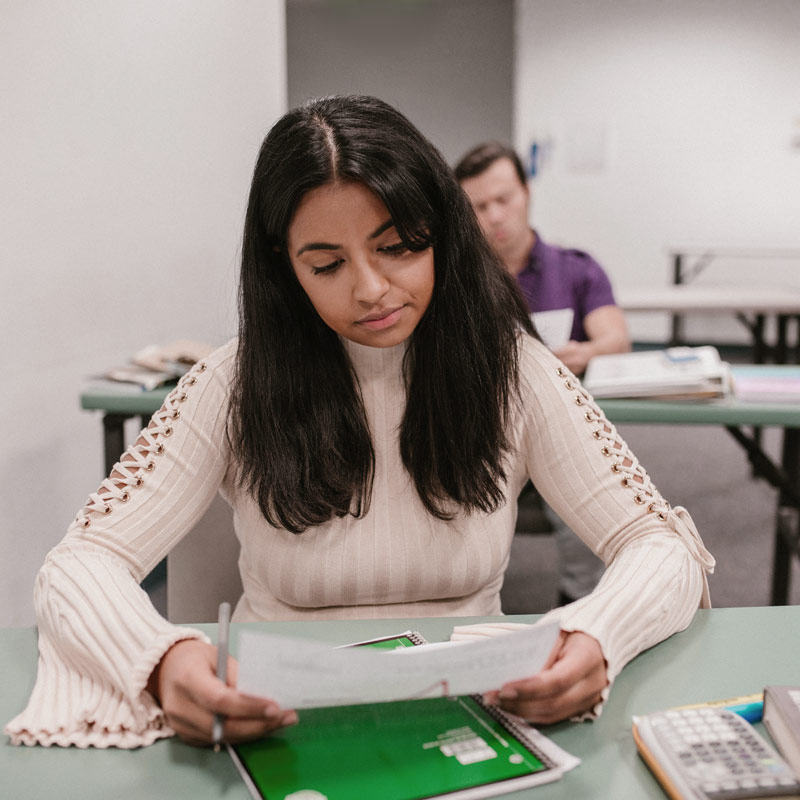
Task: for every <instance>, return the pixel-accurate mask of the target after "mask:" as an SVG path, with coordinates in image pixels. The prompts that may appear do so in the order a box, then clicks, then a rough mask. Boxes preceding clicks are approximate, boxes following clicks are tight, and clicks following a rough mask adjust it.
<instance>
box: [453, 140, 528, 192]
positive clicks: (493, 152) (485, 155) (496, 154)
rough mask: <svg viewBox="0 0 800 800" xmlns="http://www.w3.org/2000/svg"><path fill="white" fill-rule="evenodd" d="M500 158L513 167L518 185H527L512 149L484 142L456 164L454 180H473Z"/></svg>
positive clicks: (517, 158) (499, 143) (520, 162)
mask: <svg viewBox="0 0 800 800" xmlns="http://www.w3.org/2000/svg"><path fill="white" fill-rule="evenodd" d="M501 158H507V159H508V160H509V161H510V162H511V163H512V164H513V165H514V169H515V170H516V172H517V175H518V176H519V180H520V183H521V184H522V185H523V186H525V185H527V182H528V181H527V178H526V176H525V170H524V168H523V166H522V161H521V160H520V157H519V156H518V155H517V153H516V151H515V150H514V149H513V148H511V147H508V146H507V145H504V144H502V143H501V142H484V143H483V144H479V145H477V146H476V147H473V148H472V150H470V151H469V152H468V153H467V154H466V155H464V156H462V157H461V160H460V161H459V162H458V163H457V164H456V166H455V169H454V172H455V173H456V178H458V180H459V182H461V181H465V180H466V179H467V178H474V177H475V176H476V175H480V174H481V173H482V172H485V171H486V170H487V169H489V167H491V166H492V164H494V162H495V161H499V160H500V159H501Z"/></svg>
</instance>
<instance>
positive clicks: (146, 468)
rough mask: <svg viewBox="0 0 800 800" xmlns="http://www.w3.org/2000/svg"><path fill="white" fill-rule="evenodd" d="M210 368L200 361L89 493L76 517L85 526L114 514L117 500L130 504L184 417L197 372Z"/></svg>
mask: <svg viewBox="0 0 800 800" xmlns="http://www.w3.org/2000/svg"><path fill="white" fill-rule="evenodd" d="M207 369H208V364H207V362H205V361H200V362H199V363H197V364H196V365H195V366H194V368H193V369H191V370H190V371H189V372H188V373H187V374H186V375H184V376H183V378H181V380H180V381H179V382H178V385H177V386H176V387H175V388H174V389H173V390H172V391H171V392H170V393H169V394H168V395H167V397H166V398H165V400H164V404H163V405H162V406H161V408H160V409H159V410H158V411H156V413H155V414H153V417H152V419H151V420H150V424H149V425H148V426H147V427H146V428H145V429H144V430H143V431H142V433H141V434H140V436H139V438H138V439H137V441H136V443H135V444H133V445H131V446H130V447H129V448H128V449H127V450H126V451H125V453H124V454H123V455H122V458H121V459H120V460H119V461H118V462H117V463H116V464H115V465H114V468H113V470H112V471H111V475H110V476H109V477H108V478H106V479H105V480H104V481H103V482H102V483H101V484H100V488H99V489H98V490H97V491H96V492H93V493H92V494H90V495H89V499H88V500H87V501H86V505H85V506H84V507H83V509H82V511H81V512H80V513H79V514H78V516H77V518H76V520H75V521H76V522H77V523H78V524H79V525H80V526H81V527H82V528H88V527H89V526H90V525H91V524H92V515H94V514H103V515H107V514H111V513H112V512H113V511H114V509H115V508H116V504H117V503H127V502H128V500H130V498H131V490H135V489H141V487H142V486H144V482H145V476H146V475H147V473H149V472H153V471H154V470H155V469H156V466H157V464H158V457H159V456H162V455H164V452H165V450H166V447H167V445H166V442H167V440H168V439H169V437H171V436H172V434H173V433H174V432H175V424H176V423H177V421H178V420H179V419H180V416H181V406H182V405H183V403H185V402H186V400H187V399H188V397H189V392H191V391H192V388H193V387H194V386H195V385H196V384H197V380H198V375H201V374H202V373H203V372H205V371H206V370H207Z"/></svg>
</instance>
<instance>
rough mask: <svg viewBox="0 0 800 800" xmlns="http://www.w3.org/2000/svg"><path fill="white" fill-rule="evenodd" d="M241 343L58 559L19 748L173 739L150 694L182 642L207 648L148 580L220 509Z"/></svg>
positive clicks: (217, 359)
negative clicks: (167, 656) (233, 372)
mask: <svg viewBox="0 0 800 800" xmlns="http://www.w3.org/2000/svg"><path fill="white" fill-rule="evenodd" d="M234 354H235V342H232V343H230V344H229V345H228V346H226V347H224V348H221V349H220V350H218V351H216V352H215V353H212V354H211V355H210V356H209V358H208V359H207V360H206V362H203V363H200V364H197V365H195V367H193V369H192V370H191V371H190V372H189V373H188V374H187V375H186V376H184V378H183V379H182V380H181V381H180V383H179V385H178V386H177V387H176V388H175V389H174V390H173V391H172V392H170V393H169V395H168V396H167V398H166V400H165V402H164V405H163V406H162V408H161V409H160V410H159V411H157V412H156V413H155V414H154V415H153V418H152V420H151V422H150V424H149V425H148V427H147V428H146V429H145V430H144V431H143V432H142V434H141V435H140V436H139V438H138V439H137V441H136V443H135V444H134V445H132V446H131V447H130V448H128V450H126V451H125V453H124V454H123V455H122V458H121V459H120V460H119V462H118V463H117V464H116V465H115V466H114V468H113V470H112V472H111V475H109V477H108V478H106V479H105V480H104V481H103V482H102V483H101V485H100V487H99V488H98V490H97V491H96V492H94V493H93V494H91V495H90V496H89V499H88V501H87V503H86V505H85V506H84V508H83V509H82V510H81V512H80V513H79V514H78V517H77V519H76V520H75V522H73V523H72V525H71V526H70V528H69V530H68V532H67V536H66V537H65V538H64V540H63V541H62V542H61V543H60V544H59V545H58V546H56V547H55V548H54V549H53V550H52V551H51V552H50V553H49V554H48V557H47V560H46V562H45V564H44V566H43V567H42V569H41V570H40V572H39V575H38V578H37V581H36V588H35V592H34V604H35V607H36V613H37V619H38V625H39V667H38V673H37V677H36V684H35V686H34V689H33V693H32V695H31V698H30V700H29V702H28V705H27V707H26V708H25V710H24V711H23V712H22V713H21V714H19V715H18V716H17V717H16V718H15V719H13V720H11V722H9V723H8V725H7V726H6V728H5V731H6V733H7V734H8V735H9V736H10V737H11V741H12V742H13V743H14V744H44V745H51V744H58V745H76V746H78V747H89V746H93V747H109V746H115V747H139V746H141V745H145V744H150V743H151V742H153V741H155V740H156V739H158V738H161V737H164V736H170V735H172V733H173V732H172V730H171V729H170V728H169V727H168V726H167V724H166V722H165V719H164V716H163V713H162V711H161V709H160V708H159V707H158V705H157V704H156V703H155V701H154V700H153V698H152V697H151V696H150V695H149V694H148V692H147V691H146V689H145V687H146V685H147V680H148V678H149V676H150V673H151V672H152V671H153V668H154V667H155V665H156V664H157V663H158V662H159V661H160V660H161V657H162V656H163V654H164V653H165V652H166V651H167V650H168V649H169V648H170V647H171V646H172V645H173V644H174V643H175V642H177V641H180V640H181V639H187V638H198V639H206V637H205V636H204V635H203V634H202V633H200V632H199V631H197V630H193V629H191V628H184V627H177V626H174V625H171V624H170V623H169V622H167V621H166V620H165V619H163V618H162V617H161V616H159V614H158V613H157V612H156V610H155V609H154V608H153V606H152V604H151V602H150V599H149V597H148V596H147V594H146V593H145V592H144V591H143V590H142V589H141V588H140V587H139V585H138V583H139V582H140V581H141V580H142V578H143V577H144V576H145V575H147V573H148V572H150V570H151V569H152V568H153V567H154V566H155V565H156V564H157V563H158V562H159V561H160V560H161V559H162V558H163V557H164V556H165V555H166V554H167V553H168V552H169V551H170V550H171V548H172V547H173V546H174V545H175V544H176V543H177V542H178V541H179V540H180V538H181V537H182V536H183V535H184V534H185V533H187V532H188V531H189V530H191V528H192V527H193V526H194V524H195V523H196V522H197V520H198V519H199V518H200V516H202V514H203V513H204V511H205V509H206V508H207V507H208V505H209V504H210V503H211V501H212V500H213V498H214V495H215V494H216V492H217V489H218V488H219V486H220V485H221V483H222V481H223V478H224V475H225V472H226V470H227V467H228V448H227V440H226V437H225V426H226V417H227V407H228V399H227V398H228V383H229V374H230V368H231V366H232V360H233V356H234Z"/></svg>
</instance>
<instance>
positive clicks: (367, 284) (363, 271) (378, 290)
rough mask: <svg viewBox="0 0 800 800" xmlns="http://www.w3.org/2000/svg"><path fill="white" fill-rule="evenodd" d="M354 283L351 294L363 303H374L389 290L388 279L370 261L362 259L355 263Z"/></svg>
mask: <svg viewBox="0 0 800 800" xmlns="http://www.w3.org/2000/svg"><path fill="white" fill-rule="evenodd" d="M355 266H356V269H355V285H354V287H353V296H354V297H355V299H356V300H357V301H358V302H359V303H363V304H364V305H375V304H376V303H378V302H379V301H380V299H381V298H382V297H383V296H384V295H385V294H386V292H387V291H388V290H389V286H390V285H391V284H390V283H389V280H388V279H387V278H386V276H385V275H384V274H383V272H382V271H381V270H380V269H379V268H378V266H377V265H375V264H373V263H371V262H370V261H367V260H365V261H363V262H362V263H358V264H356V265H355Z"/></svg>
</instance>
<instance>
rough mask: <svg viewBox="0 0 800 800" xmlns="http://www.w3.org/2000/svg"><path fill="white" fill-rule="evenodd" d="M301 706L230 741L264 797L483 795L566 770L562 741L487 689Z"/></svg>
mask: <svg viewBox="0 0 800 800" xmlns="http://www.w3.org/2000/svg"><path fill="white" fill-rule="evenodd" d="M359 644H362V645H367V646H371V647H382V648H395V647H412V646H414V645H417V644H425V641H424V639H422V637H421V636H420V635H419V634H417V633H415V632H410V631H407V632H405V633H403V634H401V635H399V636H392V637H387V638H385V639H380V640H375V641H371V642H363V643H359ZM298 713H299V717H300V722H299V724H298V725H295V726H293V727H291V728H286V729H283V730H281V731H279V732H277V733H275V734H273V735H271V736H269V737H267V738H265V739H260V740H257V741H253V742H247V743H244V744H238V745H228V752H229V753H230V755H231V758H232V759H233V761H234V763H235V764H236V766H237V768H238V770H239V772H240V773H241V775H242V778H243V779H244V781H245V783H246V784H247V786H248V788H249V790H250V793H251V794H252V796H253V798H255V800H292V798H294V797H297V798H301V797H302V798H306V797H307V798H317V799H319V798H325V800H352V799H353V798H355V797H374V798H381V800H423V798H450V799H451V800H473V799H475V800H477V799H478V798H483V797H492V796H495V795H498V794H504V793H506V792H513V791H517V790H520V789H524V788H526V787H529V786H535V785H538V784H542V783H549V782H550V781H554V780H558V778H560V777H561V775H562V766H561V764H560V763H559V760H558V752H559V749H558V748H556V747H555V745H553V744H552V743H551V742H549V741H548V740H546V739H545V738H544V737H543V736H542V735H541V734H539V733H538V732H537V731H536V730H535V729H533V728H530V727H529V726H528V725H527V724H526V723H524V722H523V721H521V720H519V719H518V718H516V717H514V716H512V715H510V714H507V713H505V712H504V711H502V710H501V709H498V708H494V707H490V706H487V705H485V704H484V703H483V701H482V700H481V698H480V697H478V696H468V697H452V698H450V697H437V698H431V699H425V700H404V701H401V702H390V703H373V704H367V705H358V706H335V707H328V708H313V709H303V710H300V711H299V712H298ZM548 746H549V747H548ZM548 749H549V751H550V752H545V751H546V750H548ZM560 752H561V754H562V755H564V756H566V757H567V758H569V757H568V756H567V754H565V753H563V751H560Z"/></svg>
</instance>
